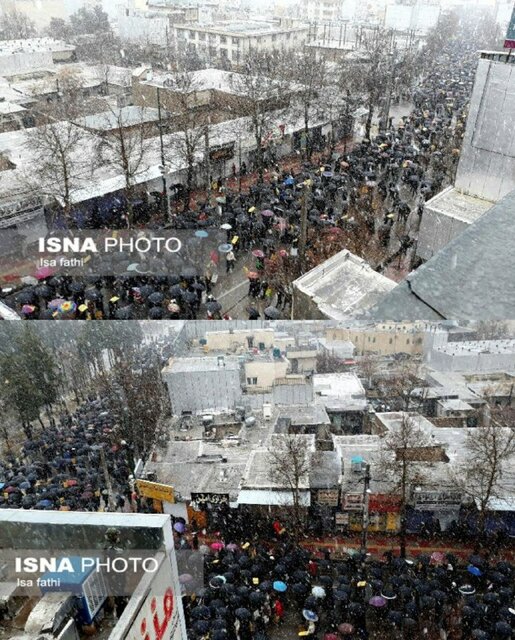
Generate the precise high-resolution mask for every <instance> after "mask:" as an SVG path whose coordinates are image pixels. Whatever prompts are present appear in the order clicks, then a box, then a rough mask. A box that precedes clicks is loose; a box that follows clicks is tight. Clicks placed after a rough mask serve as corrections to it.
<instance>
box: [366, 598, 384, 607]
mask: <svg viewBox="0 0 515 640" xmlns="http://www.w3.org/2000/svg"><path fill="white" fill-rule="evenodd" d="M368 604H370V605H372V606H373V607H384V606H385V604H386V600H385V599H384V598H382V597H381V596H373V597H372V598H370V600H369V601H368Z"/></svg>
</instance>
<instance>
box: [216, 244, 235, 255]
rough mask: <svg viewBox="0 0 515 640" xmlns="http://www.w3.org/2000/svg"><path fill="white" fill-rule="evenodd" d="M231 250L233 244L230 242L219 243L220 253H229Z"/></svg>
mask: <svg viewBox="0 0 515 640" xmlns="http://www.w3.org/2000/svg"><path fill="white" fill-rule="evenodd" d="M232 250H233V246H232V244H229V243H225V244H221V245H219V247H218V251H220V253H229V251H232Z"/></svg>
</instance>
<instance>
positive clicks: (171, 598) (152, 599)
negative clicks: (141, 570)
mask: <svg viewBox="0 0 515 640" xmlns="http://www.w3.org/2000/svg"><path fill="white" fill-rule="evenodd" d="M174 586H175V589H174ZM180 597H181V595H180V588H179V586H178V585H177V584H176V583H175V582H174V580H173V576H172V566H171V564H170V559H169V558H168V556H166V557H165V558H164V560H163V563H162V564H161V567H160V568H159V571H158V572H157V574H156V575H155V577H154V579H153V580H152V584H151V586H150V589H149V593H148V594H147V596H146V598H145V600H144V601H143V604H142V605H141V608H140V610H139V612H138V614H137V615H136V618H135V619H134V622H133V623H132V625H131V627H130V629H129V631H128V632H127V634H126V635H125V636H124V637H125V638H127V640H186V638H184V637H183V635H182V629H181V618H180V611H181V608H180Z"/></svg>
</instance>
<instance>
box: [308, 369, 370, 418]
mask: <svg viewBox="0 0 515 640" xmlns="http://www.w3.org/2000/svg"><path fill="white" fill-rule="evenodd" d="M313 390H314V392H315V395H316V396H318V398H317V401H318V402H320V403H321V404H323V405H324V407H325V408H326V409H327V410H331V409H332V410H338V409H341V410H344V411H345V410H348V411H363V410H364V409H365V408H366V406H367V399H366V394H365V389H364V388H363V385H362V384H361V381H360V379H359V378H358V376H357V375H355V374H354V373H349V372H347V373H324V374H320V373H317V374H315V375H314V376H313Z"/></svg>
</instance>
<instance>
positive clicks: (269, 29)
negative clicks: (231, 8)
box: [176, 20, 307, 36]
mask: <svg viewBox="0 0 515 640" xmlns="http://www.w3.org/2000/svg"><path fill="white" fill-rule="evenodd" d="M176 27H177V28H183V29H188V30H189V29H191V30H194V31H212V32H214V33H230V34H234V35H240V36H262V35H272V34H274V33H287V32H291V31H301V30H303V29H305V30H307V26H306V27H292V28H288V29H285V28H284V27H280V26H279V25H277V24H275V23H272V22H259V21H257V20H249V21H245V22H238V21H237V22H234V21H223V22H214V23H212V24H207V25H205V26H203V25H193V26H191V25H176Z"/></svg>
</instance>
